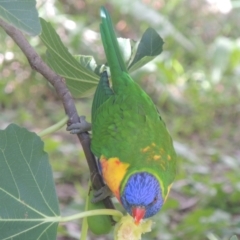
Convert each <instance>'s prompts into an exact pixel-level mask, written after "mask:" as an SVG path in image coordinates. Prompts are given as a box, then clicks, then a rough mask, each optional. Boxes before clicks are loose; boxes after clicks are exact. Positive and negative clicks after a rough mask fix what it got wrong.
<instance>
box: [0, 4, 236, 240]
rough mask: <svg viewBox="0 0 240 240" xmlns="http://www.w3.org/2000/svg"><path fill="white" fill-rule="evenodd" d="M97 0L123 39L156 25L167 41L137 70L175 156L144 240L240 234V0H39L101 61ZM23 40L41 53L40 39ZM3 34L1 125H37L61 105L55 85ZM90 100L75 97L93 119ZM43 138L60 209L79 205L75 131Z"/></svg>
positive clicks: (76, 226)
mask: <svg viewBox="0 0 240 240" xmlns="http://www.w3.org/2000/svg"><path fill="white" fill-rule="evenodd" d="M101 5H105V6H106V7H107V8H108V10H109V11H110V14H111V16H112V19H113V22H114V23H115V27H116V31H117V33H118V36H121V37H126V38H132V39H135V40H138V39H140V37H141V35H142V34H143V32H144V31H145V30H146V28H147V27H153V28H154V29H155V30H157V31H158V32H159V34H160V35H161V36H162V38H163V39H164V42H165V44H164V51H163V53H162V54H161V55H160V56H159V57H158V58H156V60H154V61H153V62H151V63H149V64H148V65H146V66H145V67H143V68H142V69H140V70H138V71H137V72H134V73H133V74H132V76H133V78H134V79H135V80H136V81H137V82H138V83H139V84H140V85H141V86H142V88H144V89H145V90H146V92H147V93H148V94H149V95H150V96H151V97H152V99H153V100H154V102H155V103H156V105H157V106H158V108H159V111H160V113H161V115H162V117H163V119H164V120H165V122H166V124H167V126H168V129H169V131H170V132H171V134H172V137H173V139H174V142H175V147H176V151H177V153H178V155H179V161H178V162H179V164H178V165H179V166H178V174H177V178H176V181H175V184H174V185H173V188H172V191H171V194H170V196H169V199H168V201H167V203H166V204H165V206H164V208H163V209H162V211H161V212H160V213H159V214H158V215H157V216H155V217H154V221H155V223H156V224H155V226H154V229H153V231H152V232H151V233H149V234H146V235H145V236H144V239H160V240H178V239H187V240H188V239H191V240H195V239H196V240H203V239H209V240H217V239H222V240H225V239H226V240H227V239H229V238H230V237H231V236H232V235H233V234H237V235H238V236H239V237H240V173H239V169H240V127H239V125H240V14H239V11H240V1H232V2H230V0H215V1H214V0H206V1H204V0H198V1H196V0H141V1H140V0H138V1H137V0H131V1H127V0H122V1H119V0H110V1H107V2H106V1H103V0H99V1H94V0H86V1H82V0H78V1H74V0H68V1H67V0H60V1H56V0H51V1H50V0H49V1H44V0H42V1H38V10H39V14H40V16H41V17H43V18H44V19H46V20H48V21H50V22H51V23H52V24H53V26H54V27H55V29H56V30H57V32H58V34H59V35H60V37H61V39H62V41H63V42H64V44H65V46H66V47H67V48H68V49H69V51H70V52H71V53H72V54H86V55H93V56H94V57H95V59H96V60H97V62H98V63H104V61H105V57H104V52H103V48H102V45H101V42H100V36H99V23H100V18H99V8H100V6H101ZM27 38H28V39H29V42H30V43H31V45H32V46H33V47H34V48H35V49H36V50H37V52H38V53H39V54H40V55H41V56H42V57H43V58H45V56H44V54H45V51H46V48H45V47H44V45H43V43H42V42H41V41H40V39H39V38H38V37H34V38H30V37H27ZM0 41H1V44H0V112H1V114H0V128H1V129H4V128H5V127H6V126H7V125H8V124H9V123H11V122H14V123H17V124H19V125H20V126H24V127H26V128H28V129H29V130H31V131H35V132H39V131H41V130H43V129H44V128H46V127H48V126H50V125H52V124H54V123H56V122H57V121H59V120H60V119H61V118H62V117H63V116H64V110H63V107H62V104H61V102H60V100H59V99H58V97H57V96H56V93H55V92H54V90H53V88H52V87H51V86H50V85H49V84H48V83H47V82H46V81H45V79H43V78H42V76H41V75H39V74H38V73H36V72H34V71H33V70H32V69H31V68H30V66H29V64H28V62H27V60H26V58H25V57H24V55H23V54H22V53H21V51H20V49H19V48H18V47H17V46H16V45H15V44H14V43H13V41H12V40H11V39H10V37H8V36H7V35H6V34H5V33H4V32H3V31H2V30H1V29H0ZM91 101H92V96H89V98H84V99H76V105H77V108H78V112H79V114H80V115H86V116H87V119H88V120H89V121H90V111H91ZM43 140H44V142H45V149H46V151H47V152H48V153H49V155H50V156H49V157H50V162H51V165H52V167H53V171H54V178H55V181H56V188H57V193H58V196H59V201H60V205H61V210H62V213H63V215H64V214H71V213H75V212H79V211H83V210H84V202H85V196H86V194H87V182H88V178H89V173H88V169H87V164H86V161H85V159H84V154H83V152H82V149H81V146H80V144H79V142H78V140H77V138H76V136H72V135H70V134H69V133H68V132H66V131H65V129H62V130H61V131H58V132H56V133H55V134H53V135H52V136H47V137H45V138H44V139H43ZM80 224H81V222H71V223H67V224H62V225H60V227H59V234H58V235H59V237H58V240H67V239H68V240H70V239H78V236H79V234H80ZM89 239H112V234H110V235H109V236H104V237H96V236H94V235H91V234H90V235H89Z"/></svg>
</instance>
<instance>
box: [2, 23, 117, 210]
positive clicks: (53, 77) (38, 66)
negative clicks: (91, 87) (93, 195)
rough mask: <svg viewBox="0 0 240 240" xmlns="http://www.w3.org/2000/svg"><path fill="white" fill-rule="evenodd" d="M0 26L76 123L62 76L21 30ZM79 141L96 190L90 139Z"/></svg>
mask: <svg viewBox="0 0 240 240" xmlns="http://www.w3.org/2000/svg"><path fill="white" fill-rule="evenodd" d="M0 26H1V27H2V28H3V29H4V30H5V32H6V33H7V34H8V35H9V36H10V37H11V38H12V39H13V40H14V42H15V43H16V44H17V45H18V46H19V48H20V49H21V50H22V52H23V53H24V55H25V56H26V57H27V59H28V62H29V64H30V66H31V67H32V68H33V69H34V70H36V71H37V72H39V73H40V74H41V75H42V76H43V77H45V79H46V80H47V81H48V82H50V83H51V84H52V85H53V87H54V88H55V90H56V92H57V94H58V96H59V97H60V99H61V100H62V103H63V106H64V109H65V112H66V114H67V116H68V118H69V121H68V125H71V124H74V123H78V122H79V121H80V120H79V116H78V113H77V109H76V107H75V104H74V101H73V98H72V95H71V93H70V92H69V90H68V89H67V87H66V84H65V80H64V78H63V77H61V76H59V75H58V74H56V73H55V72H54V71H53V70H52V69H51V68H50V67H49V66H48V65H47V64H46V63H45V62H44V61H43V60H42V59H41V57H40V56H39V55H38V54H37V52H36V51H35V50H34V49H33V48H32V46H31V45H30V44H29V42H28V41H27V40H26V38H25V37H24V35H23V34H22V32H21V31H20V30H18V29H16V28H15V27H13V26H12V25H10V24H9V23H7V22H5V21H3V20H2V19H0ZM77 136H78V139H79V141H80V143H81V144H82V147H83V151H84V153H85V156H86V159H87V162H88V166H89V170H90V173H91V181H92V185H93V187H94V189H96V190H98V189H100V188H101V187H103V186H104V182H103V180H102V177H101V175H100V174H99V172H98V167H97V164H96V161H95V157H94V155H93V153H92V152H91V149H90V144H91V139H90V136H89V134H88V133H87V132H86V133H80V134H77ZM103 202H104V204H105V206H106V208H110V209H114V206H113V204H112V201H111V199H110V198H106V199H104V200H103Z"/></svg>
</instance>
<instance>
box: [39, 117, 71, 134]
mask: <svg viewBox="0 0 240 240" xmlns="http://www.w3.org/2000/svg"><path fill="white" fill-rule="evenodd" d="M67 121H68V116H67V115H66V116H65V117H64V118H63V119H61V120H60V121H59V122H57V123H56V124H54V125H52V126H51V127H48V128H46V129H44V130H42V131H41V132H39V133H38V136H39V137H45V136H46V135H47V134H50V133H53V132H56V131H57V130H59V129H60V128H62V127H63V126H64V125H65V124H66V123H67Z"/></svg>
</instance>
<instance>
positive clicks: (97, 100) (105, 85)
mask: <svg viewBox="0 0 240 240" xmlns="http://www.w3.org/2000/svg"><path fill="white" fill-rule="evenodd" d="M112 95H113V91H112V89H111V88H110V87H109V81H108V75H107V72H106V71H104V72H103V73H102V74H101V77H100V80H99V83H98V86H97V89H96V92H95V95H94V99H93V103H92V122H94V120H95V118H96V112H97V109H98V108H99V107H100V106H101V105H102V104H103V103H104V102H105V101H107V100H108V99H109V97H110V96H112Z"/></svg>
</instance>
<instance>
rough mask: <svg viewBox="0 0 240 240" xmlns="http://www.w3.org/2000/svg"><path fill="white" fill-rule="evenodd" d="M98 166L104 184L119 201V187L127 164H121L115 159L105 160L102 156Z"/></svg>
mask: <svg viewBox="0 0 240 240" xmlns="http://www.w3.org/2000/svg"><path fill="white" fill-rule="evenodd" d="M100 164H101V168H102V175H103V179H104V181H105V183H106V184H107V185H108V187H109V188H110V190H111V191H112V192H113V194H114V195H115V196H116V197H117V199H118V200H119V201H120V185H121V182H122V180H123V178H124V176H125V174H126V171H127V169H128V167H129V164H128V163H123V162H121V161H120V160H119V158H117V157H113V158H109V159H106V158H105V157H104V156H101V158H100ZM120 202H121V201H120Z"/></svg>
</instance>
